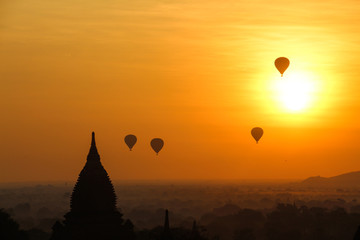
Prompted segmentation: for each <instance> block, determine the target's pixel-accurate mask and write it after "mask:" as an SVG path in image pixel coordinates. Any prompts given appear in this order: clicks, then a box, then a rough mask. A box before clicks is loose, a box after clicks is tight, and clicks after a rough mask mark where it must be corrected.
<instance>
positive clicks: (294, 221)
mask: <svg viewBox="0 0 360 240" xmlns="http://www.w3.org/2000/svg"><path fill="white" fill-rule="evenodd" d="M224 207H225V208H226V206H224ZM230 207H231V206H228V208H230ZM0 223H1V224H0V239H2V240H7V239H9V240H10V239H11V240H17V239H19V240H45V239H49V237H50V234H49V233H46V232H43V231H42V230H39V229H30V230H27V231H23V230H20V228H19V225H18V223H17V222H16V221H14V220H13V219H11V217H10V215H9V214H8V213H6V212H5V211H4V210H1V211H0ZM359 225H360V214H359V213H348V212H347V211H346V210H345V209H343V208H334V209H326V208H320V207H312V208H308V207H306V206H296V205H295V204H278V205H277V207H276V209H274V210H271V211H269V212H268V213H264V212H261V211H257V210H251V209H239V210H238V211H237V212H236V213H232V214H228V215H223V216H214V215H208V216H204V217H203V218H202V220H201V222H200V225H198V227H197V228H196V232H197V234H194V229H191V228H185V227H176V226H173V227H172V226H171V218H170V231H171V238H172V240H206V239H207V240H255V239H257V240H289V239H291V240H346V239H354V236H355V233H356V231H357V228H358V226H359ZM135 232H136V236H137V239H138V240H161V239H162V233H163V227H162V226H158V227H155V228H152V229H142V230H140V229H136V226H135Z"/></svg>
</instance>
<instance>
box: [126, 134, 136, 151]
mask: <svg viewBox="0 0 360 240" xmlns="http://www.w3.org/2000/svg"><path fill="white" fill-rule="evenodd" d="M124 140H125V143H126V145H127V146H128V147H129V149H130V151H131V149H132V148H133V147H134V145H135V143H136V141H137V138H136V136H135V135H132V134H129V135H127V136H126V137H125V139H124Z"/></svg>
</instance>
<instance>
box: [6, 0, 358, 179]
mask: <svg viewBox="0 0 360 240" xmlns="http://www.w3.org/2000/svg"><path fill="white" fill-rule="evenodd" d="M359 12H360V5H359V4H358V2H357V1H356V0H345V1H337V0H336V1H310V0H304V1H285V0H276V1H271V2H269V1H265V0H257V1H245V0H244V1H243V0H240V1H238V0H236V1H235V0H231V1H226V2H223V1H220V0H212V1H205V0H199V1H185V0H181V1H176V2H174V1H154V0H146V1H145V0H134V1H125V0H121V1H112V0H111V1H101V0H89V1H86V2H85V1H81V0H63V1H60V0H54V1H40V0H30V1H29V0H26V1H25V0H19V1H10V0H9V1H1V3H0V56H1V58H0V79H1V88H0V109H1V112H2V114H1V118H0V124H1V127H0V134H1V138H0V151H1V153H2V157H1V160H0V181H1V182H9V181H31V180H42V181H48V180H64V179H65V180H69V179H70V180H74V179H76V176H77V174H78V173H79V171H80V169H81V168H82V166H83V164H84V161H85V158H86V154H87V151H88V148H89V144H90V134H91V131H95V132H96V138H97V142H98V147H99V152H100V155H101V157H102V161H103V164H104V166H105V168H106V169H107V170H108V171H109V173H110V176H111V177H112V178H113V179H248V178H264V179H269V178H270V179H271V178H304V177H308V176H311V175H324V176H329V175H335V174H339V173H342V172H347V171H353V170H359V169H360V162H359V161H358V159H359V157H360V153H359V151H358V148H359V146H358V144H357V142H356V140H357V136H358V135H359V133H360V127H359V124H358V123H359V120H360V115H359V109H360V101H359V92H360V80H359V79H360V70H359V67H358V63H359V62H360V61H359V56H360V48H359V45H358V43H359V42H360V27H359V26H360V15H359V14H358V13H359ZM282 56H283V57H287V58H289V59H290V66H289V68H288V70H287V71H286V72H285V74H284V77H283V78H281V77H280V74H279V72H278V71H277V70H276V68H275V66H274V60H275V59H276V58H277V57H282ZM291 88H296V91H293V90H292V89H291ZM289 89H290V90H289ZM296 94H299V96H296ZM255 126H260V127H262V128H263V129H264V136H263V137H262V139H261V140H260V142H259V144H255V141H254V140H253V139H252V138H251V135H250V130H251V128H252V127H255ZM130 133H131V134H135V135H136V136H137V137H138V143H137V145H135V147H134V150H133V151H132V152H129V151H127V149H126V145H125V144H124V142H123V138H124V137H125V135H127V134H130ZM154 137H161V138H163V139H164V140H165V146H164V149H163V150H162V151H161V152H160V154H159V156H158V157H156V156H155V154H154V153H153V152H152V151H151V149H150V145H149V142H150V140H151V138H154ZM40 172H41V174H39V173H40Z"/></svg>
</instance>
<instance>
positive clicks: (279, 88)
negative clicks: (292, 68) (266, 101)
mask: <svg viewBox="0 0 360 240" xmlns="http://www.w3.org/2000/svg"><path fill="white" fill-rule="evenodd" d="M275 87H276V94H277V98H278V100H279V102H280V104H281V105H282V107H283V108H285V109H286V110H287V111H290V112H302V111H304V110H305V109H306V108H308V107H310V106H311V103H312V101H313V97H314V96H313V95H314V91H315V84H314V81H313V80H312V79H311V77H310V76H309V75H307V74H303V73H293V74H285V75H284V77H282V78H281V79H279V80H278V81H276V85H275Z"/></svg>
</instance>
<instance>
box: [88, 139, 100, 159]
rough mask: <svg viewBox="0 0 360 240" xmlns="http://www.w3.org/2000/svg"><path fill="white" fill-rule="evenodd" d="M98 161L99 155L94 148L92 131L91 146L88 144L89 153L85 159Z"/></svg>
mask: <svg viewBox="0 0 360 240" xmlns="http://www.w3.org/2000/svg"><path fill="white" fill-rule="evenodd" d="M96 160H97V161H100V155H99V153H98V150H97V148H96V143H95V133H94V132H92V134H91V146H90V150H89V154H88V156H87V161H96Z"/></svg>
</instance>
